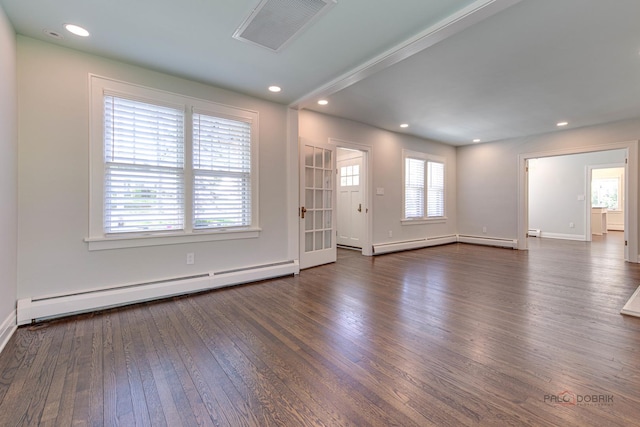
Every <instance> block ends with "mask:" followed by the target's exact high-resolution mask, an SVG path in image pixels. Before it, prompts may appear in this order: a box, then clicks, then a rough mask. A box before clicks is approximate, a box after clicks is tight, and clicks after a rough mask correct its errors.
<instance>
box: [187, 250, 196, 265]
mask: <svg viewBox="0 0 640 427" xmlns="http://www.w3.org/2000/svg"><path fill="white" fill-rule="evenodd" d="M195 262H196V256H195V254H194V253H193V252H189V253H188V254H187V264H188V265H191V264H195Z"/></svg>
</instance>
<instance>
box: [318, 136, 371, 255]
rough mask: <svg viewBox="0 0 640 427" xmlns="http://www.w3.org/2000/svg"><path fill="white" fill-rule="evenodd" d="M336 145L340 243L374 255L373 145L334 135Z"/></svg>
mask: <svg viewBox="0 0 640 427" xmlns="http://www.w3.org/2000/svg"><path fill="white" fill-rule="evenodd" d="M329 142H330V143H331V144H335V146H336V147H337V148H336V199H337V200H336V219H337V223H336V228H337V233H336V243H337V244H338V246H339V247H342V248H346V249H352V250H356V251H359V252H361V253H362V255H367V256H371V255H373V248H372V244H371V235H372V230H371V223H372V221H371V217H372V209H371V200H372V199H371V195H370V191H371V175H370V173H369V171H370V165H369V162H370V159H371V147H370V146H366V145H362V144H357V143H353V142H348V141H343V140H337V139H330V140H329Z"/></svg>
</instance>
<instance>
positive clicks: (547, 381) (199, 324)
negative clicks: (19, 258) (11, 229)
mask: <svg viewBox="0 0 640 427" xmlns="http://www.w3.org/2000/svg"><path fill="white" fill-rule="evenodd" d="M530 248H531V250H530V251H513V250H507V249H499V248H490V247H480V246H471V245H465V244H452V245H447V246H442V247H434V248H427V249H422V250H415V251H408V252H401V253H396V254H389V255H383V256H379V257H373V258H371V257H363V256H361V255H360V254H358V253H357V252H353V251H347V250H341V251H339V259H338V262H337V263H335V264H331V265H326V266H321V267H317V268H313V269H309V270H305V271H303V272H302V273H301V274H300V275H299V276H296V277H285V278H281V279H276V280H270V281H264V282H260V283H257V284H250V285H245V286H238V287H232V288H226V289H221V290H216V291H212V292H207V293H202V294H198V295H191V296H185V297H180V298H173V299H169V300H164V301H160V302H155V303H145V304H138V305H135V306H130V307H126V308H120V309H114V310H108V311H104V312H101V313H95V314H92V315H82V316H76V317H71V318H68V319H62V320H58V321H52V322H49V323H44V324H39V325H34V326H30V327H22V328H20V329H19V330H18V331H17V332H16V334H15V335H14V337H13V338H12V339H11V341H10V342H9V344H8V345H7V347H6V348H5V350H4V351H3V353H2V354H1V355H0V425H2V426H9V425H11V426H13V425H60V426H68V425H76V424H79V425H116V424H120V425H127V426H129V425H168V426H172V427H173V426H179V425H185V426H191V425H228V426H243V425H247V426H275V425H279V426H307V425H309V426H312V425H313V426H315V425H325V426H343V425H344V426H348V425H353V426H367V425H370V426H393V425H396V426H429V425H433V426H464V425H483V426H501V425H508V426H559V425H562V426H630V425H637V423H638V421H637V420H639V419H640V405H638V402H640V352H639V349H640V319H637V318H632V317H625V316H622V315H620V314H619V311H620V309H621V307H622V306H623V305H624V303H625V302H626V300H627V299H628V298H629V296H630V295H631V294H632V293H633V291H634V290H635V289H636V287H637V286H638V285H639V284H640V267H639V266H638V265H635V264H629V263H625V262H624V261H623V242H622V239H621V233H609V234H608V235H607V236H605V237H599V238H596V239H594V242H592V243H586V242H571V241H560V240H547V239H531V242H530Z"/></svg>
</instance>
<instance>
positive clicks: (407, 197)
mask: <svg viewBox="0 0 640 427" xmlns="http://www.w3.org/2000/svg"><path fill="white" fill-rule="evenodd" d="M403 158H404V177H403V178H404V194H403V196H404V197H403V202H404V220H426V219H433V218H442V217H444V215H445V209H444V161H440V160H433V158H432V156H430V155H428V154H425V153H417V152H415V153H414V152H408V151H403Z"/></svg>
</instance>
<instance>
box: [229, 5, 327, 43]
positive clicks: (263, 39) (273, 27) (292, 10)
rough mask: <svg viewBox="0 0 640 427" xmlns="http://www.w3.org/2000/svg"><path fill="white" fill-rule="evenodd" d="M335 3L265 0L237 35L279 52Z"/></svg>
mask: <svg viewBox="0 0 640 427" xmlns="http://www.w3.org/2000/svg"><path fill="white" fill-rule="evenodd" d="M335 4H336V0H262V1H261V2H260V3H259V4H258V6H256V8H255V9H254V10H253V11H252V12H251V13H250V14H249V16H248V17H247V18H246V19H245V20H244V22H243V23H242V24H241V25H240V26H239V27H238V29H237V30H236V32H235V33H234V34H233V38H235V39H238V40H242V41H246V42H249V43H252V44H256V45H258V46H262V47H265V48H267V49H270V50H272V51H276V52H277V51H279V50H280V49H282V48H283V47H284V46H285V45H286V44H287V43H288V42H290V41H291V40H293V38H294V37H295V36H296V35H298V34H300V33H301V32H302V31H303V30H305V29H306V28H307V27H309V25H311V24H312V23H313V22H314V21H315V20H317V19H318V18H320V17H321V16H322V15H324V14H325V13H326V12H328V11H329V9H331V8H332V7H333V6H335Z"/></svg>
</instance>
